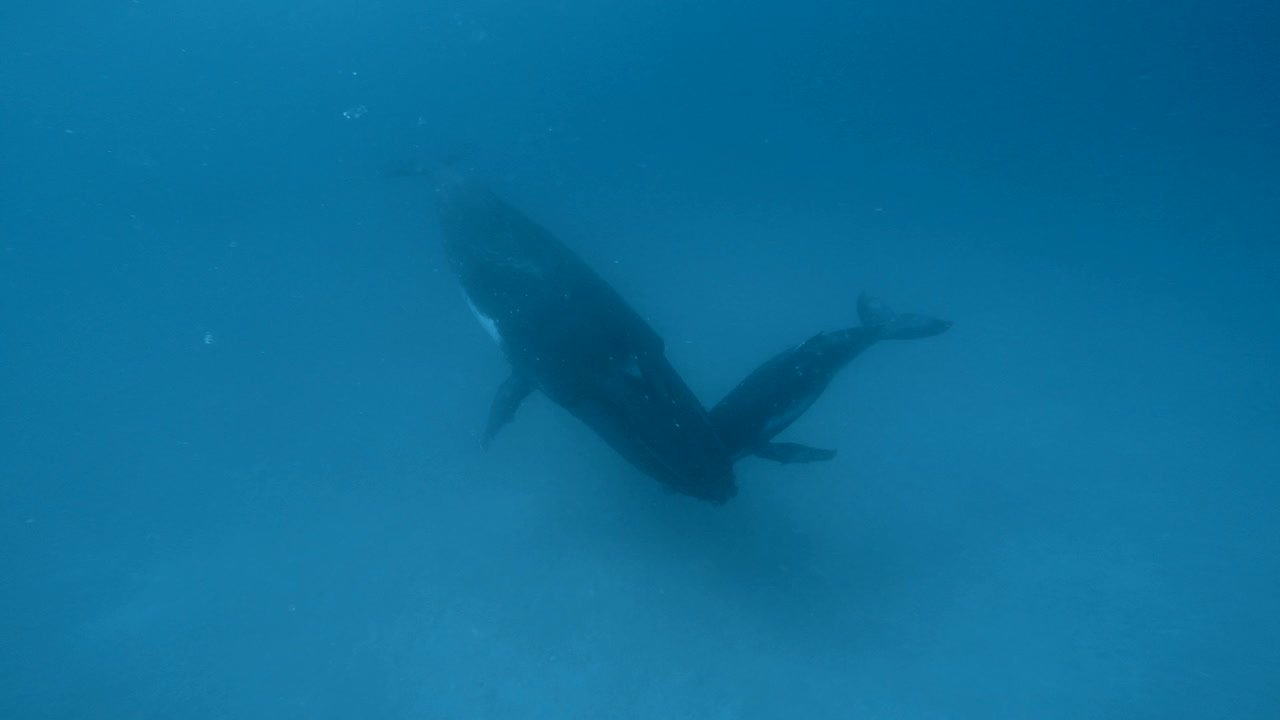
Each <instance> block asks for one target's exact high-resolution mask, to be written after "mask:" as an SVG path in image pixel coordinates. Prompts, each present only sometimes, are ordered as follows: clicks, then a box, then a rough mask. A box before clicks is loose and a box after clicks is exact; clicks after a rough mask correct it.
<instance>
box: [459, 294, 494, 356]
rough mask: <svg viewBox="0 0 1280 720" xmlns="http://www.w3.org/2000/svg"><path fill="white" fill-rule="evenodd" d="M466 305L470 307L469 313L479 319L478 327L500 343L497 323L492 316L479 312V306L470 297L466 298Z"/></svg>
mask: <svg viewBox="0 0 1280 720" xmlns="http://www.w3.org/2000/svg"><path fill="white" fill-rule="evenodd" d="M467 307H469V308H471V313H472V314H473V315H475V316H476V320H479V321H480V327H482V328H484V331H485V332H487V333H489V337H491V338H493V341H494V342H496V343H498V345H502V336H501V335H499V334H498V323H497V322H496V321H495V320H494V319H493V318H491V317H489V316H488V315H485V314H484V313H482V312H480V308H478V307H476V304H475V303H473V302H471V298H470V297H468V298H467Z"/></svg>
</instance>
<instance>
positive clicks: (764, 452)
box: [752, 443, 836, 463]
mask: <svg viewBox="0 0 1280 720" xmlns="http://www.w3.org/2000/svg"><path fill="white" fill-rule="evenodd" d="M752 454H753V455H755V456H756V457H762V458H764V459H765V460H772V461H774V462H780V463H811V462H823V461H826V460H830V459H831V458H834V457H835V456H836V451H835V450H824V449H823V448H813V447H809V446H807V445H797V444H796V443H765V444H763V445H761V446H760V447H757V448H756V449H755V450H754V451H753V452H752Z"/></svg>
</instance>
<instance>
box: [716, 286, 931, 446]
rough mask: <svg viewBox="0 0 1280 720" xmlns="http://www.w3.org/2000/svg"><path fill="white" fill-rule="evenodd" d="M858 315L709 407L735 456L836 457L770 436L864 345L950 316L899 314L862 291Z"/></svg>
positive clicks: (902, 336) (779, 358)
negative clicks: (854, 321)
mask: <svg viewBox="0 0 1280 720" xmlns="http://www.w3.org/2000/svg"><path fill="white" fill-rule="evenodd" d="M858 317H859V318H860V319H861V321H862V325H861V326H860V327H854V328H849V329H847V330H840V331H837V332H830V333H818V334H817V335H814V336H813V337H811V338H809V339H808V340H806V341H804V342H803V343H801V344H800V345H797V346H796V347H794V348H792V349H790V350H787V351H786V352H783V353H780V354H778V355H776V356H774V357H773V358H772V359H770V360H768V361H767V362H765V363H764V364H763V365H761V366H760V367H758V368H756V369H755V370H754V371H752V372H751V374H750V375H748V376H747V377H746V379H744V380H743V381H742V382H740V383H739V384H738V386H737V387H735V388H734V389H733V390H731V391H730V392H729V394H728V395H726V396H725V397H724V399H723V400H721V401H720V402H719V403H716V406H715V407H713V408H711V424H712V425H713V426H714V427H715V429H716V432H717V433H718V434H719V435H720V439H721V441H722V442H723V443H724V445H725V447H726V448H727V449H728V451H729V456H730V458H731V459H732V460H733V461H734V462H736V461H738V460H740V459H741V458H744V457H746V456H748V455H756V456H759V457H762V458H766V459H769V460H775V461H777V462H781V463H794V462H815V461H821V460H830V459H831V458H833V457H835V455H836V451H835V450H824V449H821V448H812V447H807V446H805V445H798V444H795V443H779V442H772V440H773V438H774V436H776V435H777V434H778V433H780V432H782V431H783V430H784V429H786V428H787V426H789V425H791V423H793V422H795V421H796V419H798V418H799V417H800V416H801V415H803V414H804V413H805V411H807V410H808V409H809V408H810V407H811V406H812V405H813V403H814V402H816V401H817V399H818V397H819V396H821V395H822V393H823V391H825V390H826V389H827V386H828V385H829V384H830V383H831V380H832V379H833V378H834V377H835V376H836V374H837V373H839V372H840V371H841V370H842V369H844V367H845V366H846V365H848V364H849V362H850V361H852V360H853V359H854V358H855V357H857V356H858V355H860V354H861V353H862V351H863V350H866V349H867V348H869V347H871V346H872V345H874V344H876V343H878V342H880V341H881V340H909V339H914V338H926V337H931V336H933V335H937V334H939V333H942V332H945V331H946V330H947V328H949V327H951V323H950V322H947V321H945V320H939V319H937V318H932V317H927V316H924V315H898V314H896V313H894V312H893V311H892V310H890V309H889V308H888V307H886V306H885V305H884V304H882V303H880V302H878V301H876V300H874V299H872V298H869V297H867V296H866V295H863V296H861V297H859V298H858Z"/></svg>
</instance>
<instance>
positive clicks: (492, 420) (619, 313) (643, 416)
mask: <svg viewBox="0 0 1280 720" xmlns="http://www.w3.org/2000/svg"><path fill="white" fill-rule="evenodd" d="M435 206H436V215H437V218H438V220H439V224H440V229H441V233H442V235H443V238H444V245H445V250H446V254H447V256H448V259H449V264H450V266H451V268H452V270H453V271H454V273H455V274H456V275H457V277H458V279H459V280H460V281H461V284H462V288H463V291H464V292H465V294H466V297H467V302H468V304H469V305H470V307H471V310H472V312H474V313H475V315H476V317H477V318H478V319H479V320H480V323H481V325H483V326H484V327H485V329H486V330H487V331H488V332H489V334H490V335H491V336H492V337H493V338H494V339H495V340H496V341H497V343H498V345H499V347H500V348H501V349H502V352H503V354H504V355H505V356H506V358H507V360H508V361H509V363H510V365H511V375H510V377H509V378H507V380H506V381H505V382H504V383H502V385H501V386H500V387H499V389H498V392H497V394H496V395H495V397H494V399H493V403H492V406H491V408H490V411H489V418H488V422H487V424H486V427H485V430H484V435H483V440H482V444H484V445H487V444H488V443H489V442H490V441H491V440H492V439H493V437H494V435H495V434H496V433H497V432H498V431H499V430H500V429H501V428H502V427H503V426H504V425H505V424H507V423H508V422H510V421H511V419H512V418H513V417H514V415H515V413H516V410H517V409H518V408H519V406H520V404H521V402H522V401H523V400H524V399H525V398H526V397H528V395H529V394H530V393H532V392H533V391H534V390H540V391H541V392H543V393H544V394H545V395H546V396H547V397H549V398H550V399H551V400H552V401H554V402H555V403H556V404H558V405H559V406H561V407H562V408H564V409H565V410H567V411H569V412H570V413H571V414H573V415H574V416H575V417H577V418H578V419H579V420H581V421H582V422H584V423H586V424H587V425H588V426H589V427H590V428H591V429H592V430H594V431H595V432H596V434H598V435H599V436H600V437H601V438H603V439H604V440H605V441H606V442H607V443H608V444H609V445H610V446H612V447H613V449H614V450H616V451H617V452H618V453H619V454H621V455H622V456H623V457H624V458H626V459H627V460H628V461H630V462H631V463H632V464H633V465H635V466H636V467H637V468H639V469H640V470H641V471H643V472H644V473H646V474H648V475H650V476H652V477H654V478H656V479H657V480H658V481H659V482H661V483H662V484H663V485H665V486H666V487H667V488H668V489H670V490H672V491H675V492H679V493H683V494H685V495H690V496H693V497H696V498H700V499H703V500H707V501H710V502H712V503H716V504H720V503H723V502H725V501H727V500H728V499H729V498H731V497H733V495H734V494H735V492H736V486H735V484H734V477H733V465H732V463H731V462H730V460H729V454H728V452H727V451H726V450H725V447H724V445H723V444H722V443H721V441H720V438H719V436H718V435H717V434H716V432H715V430H714V428H713V427H712V425H711V420H710V418H709V416H708V414H707V412H706V409H705V408H704V407H703V406H702V404H701V403H700V402H699V401H698V399H697V398H696V397H695V396H694V394H693V392H692V391H690V390H689V388H688V386H686V385H685V383H684V381H683V380H682V379H681V378H680V376H679V375H678V374H677V373H676V371H675V369H674V368H673V367H672V366H671V364H670V363H669V362H668V361H667V358H666V355H665V352H664V350H665V348H664V344H663V341H662V338H661V337H659V336H658V334H657V333H656V332H654V330H653V329H652V328H651V327H650V326H649V325H648V323H646V322H645V321H644V319H643V318H641V317H640V315H639V314H637V313H636V312H635V310H633V309H632V308H631V307H630V306H629V305H628V304H627V303H626V302H625V301H624V300H623V299H622V297H621V296H620V295H619V294H618V293H617V292H616V291H615V290H614V289H613V288H612V287H611V286H610V285H609V284H608V283H607V282H605V281H604V280H603V279H602V278H601V277H600V276H599V275H597V274H596V273H595V272H594V271H592V269H591V268H590V267H588V266H587V264H586V263H585V262H583V261H582V260H581V259H580V258H579V257H578V256H577V255H575V254H574V253H573V251H571V250H570V249H569V248H568V247H567V246H565V245H564V244H563V243H561V242H560V241H559V240H558V239H557V238H556V237H555V236H554V235H553V234H552V233H551V232H550V231H548V230H547V229H545V228H544V227H542V226H541V225H539V224H537V223H536V222H534V221H533V220H532V219H530V218H529V217H527V216H526V215H524V213H522V212H520V211H519V210H517V209H516V208H514V207H513V206H511V205H510V204H508V203H507V202H506V201H505V200H503V199H501V198H500V197H499V196H498V195H497V194H495V193H494V192H492V191H491V190H489V189H488V188H486V187H484V186H482V185H480V184H479V183H477V182H475V181H473V180H469V179H463V178H460V177H456V176H452V175H451V176H448V177H443V178H437V181H436V189H435Z"/></svg>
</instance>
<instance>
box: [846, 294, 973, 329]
mask: <svg viewBox="0 0 1280 720" xmlns="http://www.w3.org/2000/svg"><path fill="white" fill-rule="evenodd" d="M858 319H859V320H861V321H862V325H863V327H866V328H871V329H874V330H878V331H879V333H880V337H881V338H882V339H885V340H917V339H919V338H927V337H933V336H934V335H940V334H942V333H944V332H946V331H947V328H950V327H951V321H949V320H940V319H938V318H935V317H931V316H929V315H916V314H913V313H902V314H899V313H896V312H894V311H893V309H892V308H890V307H889V306H888V305H885V304H884V302H882V301H881V300H879V299H877V298H874V297H871V296H870V295H867V294H866V293H863V294H861V295H859V296H858Z"/></svg>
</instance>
